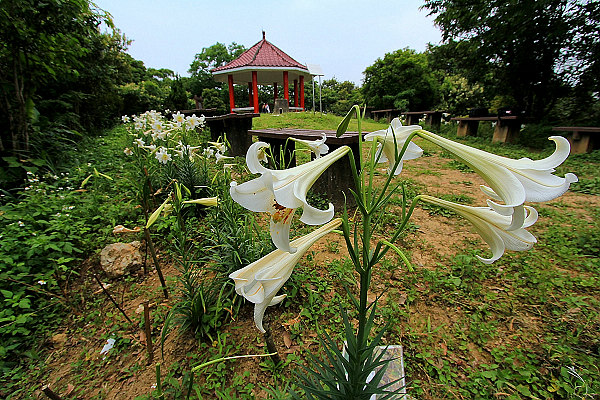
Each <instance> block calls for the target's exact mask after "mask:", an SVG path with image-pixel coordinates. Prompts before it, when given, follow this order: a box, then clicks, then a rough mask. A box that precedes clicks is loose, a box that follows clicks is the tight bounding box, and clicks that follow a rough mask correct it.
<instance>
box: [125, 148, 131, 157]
mask: <svg viewBox="0 0 600 400" xmlns="http://www.w3.org/2000/svg"><path fill="white" fill-rule="evenodd" d="M123 153H125V155H127V156H130V155H132V154H133V150H131V149H130V148H129V147H125V150H123Z"/></svg>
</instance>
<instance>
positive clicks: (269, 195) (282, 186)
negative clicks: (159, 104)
mask: <svg viewBox="0 0 600 400" xmlns="http://www.w3.org/2000/svg"><path fill="white" fill-rule="evenodd" d="M268 146H269V145H268V144H267V143H264V142H256V143H253V144H252V145H251V146H250V148H249V149H248V152H247V153H246V164H247V166H248V169H249V170H250V172H252V173H255V174H258V173H259V174H261V176H260V177H258V178H256V179H253V180H251V181H248V182H245V183H242V184H241V185H238V184H237V183H236V182H231V188H230V190H229V193H230V194H231V197H232V198H233V200H235V201H236V202H237V203H239V204H240V205H241V206H243V207H245V208H247V209H249V210H250V211H255V212H268V213H269V214H271V222H270V231H271V239H272V240H273V243H274V244H275V246H276V247H277V248H278V249H280V250H283V251H287V252H290V253H293V252H295V251H296V249H295V248H294V247H291V246H290V235H289V234H290V225H291V222H292V216H293V215H294V212H295V211H296V208H298V207H302V216H301V217H300V221H302V222H304V223H305V224H308V225H321V224H324V223H326V222H328V221H330V220H331V219H332V218H333V213H334V210H333V204H331V203H329V208H328V209H327V210H319V209H317V208H315V207H313V206H311V205H309V204H308V203H307V202H306V194H307V192H308V190H309V189H310V188H311V187H312V185H313V184H314V183H315V182H316V180H317V179H318V178H319V176H321V174H322V173H323V172H324V171H325V170H326V169H327V168H328V167H329V166H330V165H331V164H333V163H334V162H335V161H337V160H339V159H340V158H342V157H343V156H344V155H345V154H346V153H348V151H349V150H350V148H349V147H348V146H342V147H340V148H338V149H336V150H335V151H333V152H332V153H330V154H328V155H326V156H324V157H321V158H319V159H316V160H313V161H311V162H308V163H306V164H302V165H299V166H297V167H294V168H289V169H283V170H271V169H268V168H265V167H264V166H263V165H262V164H261V163H260V161H259V154H260V151H261V149H262V148H264V147H268Z"/></svg>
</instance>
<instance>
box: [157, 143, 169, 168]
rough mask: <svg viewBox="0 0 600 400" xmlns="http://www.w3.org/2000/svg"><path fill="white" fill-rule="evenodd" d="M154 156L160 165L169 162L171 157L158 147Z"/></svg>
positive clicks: (162, 148)
mask: <svg viewBox="0 0 600 400" xmlns="http://www.w3.org/2000/svg"><path fill="white" fill-rule="evenodd" d="M154 156H155V157H156V159H157V160H158V161H159V162H161V163H162V164H166V163H167V162H169V161H171V155H170V154H169V152H168V151H167V149H166V148H164V147H159V149H158V150H157V151H156V154H155V155H154Z"/></svg>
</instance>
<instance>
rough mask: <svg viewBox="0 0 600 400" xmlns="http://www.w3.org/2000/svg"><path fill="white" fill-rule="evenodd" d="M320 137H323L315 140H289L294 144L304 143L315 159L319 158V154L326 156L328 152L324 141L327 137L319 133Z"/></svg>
mask: <svg viewBox="0 0 600 400" xmlns="http://www.w3.org/2000/svg"><path fill="white" fill-rule="evenodd" d="M321 135H323V137H322V138H321V139H317V140H303V139H296V138H290V139H292V140H293V141H294V142H298V143H304V144H305V145H307V146H308V148H309V149H310V151H312V152H313V153H315V158H320V157H321V154H327V153H328V152H329V146H327V145H326V144H325V141H326V140H327V135H326V134H325V133H321Z"/></svg>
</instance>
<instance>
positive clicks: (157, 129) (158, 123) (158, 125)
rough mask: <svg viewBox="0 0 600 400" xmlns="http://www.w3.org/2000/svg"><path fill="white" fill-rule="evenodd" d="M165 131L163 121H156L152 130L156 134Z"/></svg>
mask: <svg viewBox="0 0 600 400" xmlns="http://www.w3.org/2000/svg"><path fill="white" fill-rule="evenodd" d="M163 129H164V126H163V124H162V122H161V121H159V120H156V121H154V122H153V123H152V130H153V131H154V132H161V131H162V130H163Z"/></svg>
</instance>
